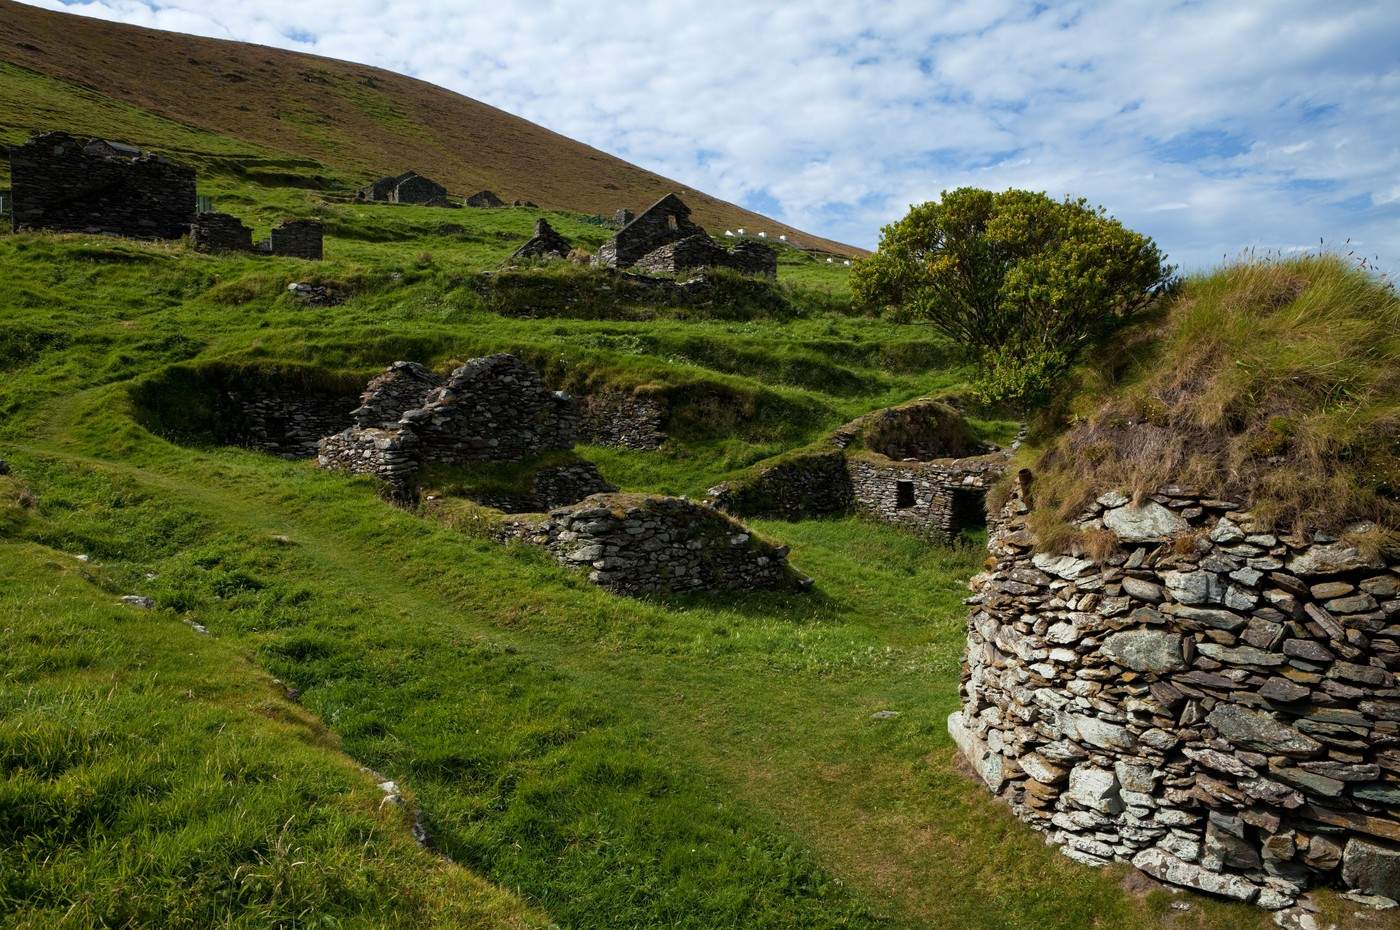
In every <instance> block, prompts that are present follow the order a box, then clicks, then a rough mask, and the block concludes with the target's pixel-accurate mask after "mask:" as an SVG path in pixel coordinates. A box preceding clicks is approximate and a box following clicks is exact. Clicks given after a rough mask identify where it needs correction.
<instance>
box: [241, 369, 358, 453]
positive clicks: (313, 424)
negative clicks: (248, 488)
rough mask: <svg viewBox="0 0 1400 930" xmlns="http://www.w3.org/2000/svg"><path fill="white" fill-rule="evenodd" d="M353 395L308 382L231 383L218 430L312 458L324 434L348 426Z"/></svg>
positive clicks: (257, 444)
mask: <svg viewBox="0 0 1400 930" xmlns="http://www.w3.org/2000/svg"><path fill="white" fill-rule="evenodd" d="M354 400H355V399H354V397H353V396H343V395H339V394H334V393H322V392H318V391H312V390H307V389H305V388H289V389H286V390H274V389H272V388H270V387H266V386H257V387H247V386H231V387H229V388H227V389H225V390H222V391H221V392H220V393H219V395H218V398H217V400H216V411H215V413H216V416H215V419H214V422H215V424H216V436H217V437H218V439H219V440H220V441H221V442H227V443H230V444H232V445H239V446H246V447H248V448H251V449H257V450H259V451H262V452H268V453H271V454H272V455H276V456H279V457H281V458H285V459H304V458H311V457H312V456H314V455H316V451H317V447H318V443H319V442H320V440H321V437H323V436H327V435H330V434H331V433H335V432H338V431H340V430H342V429H344V428H345V425H346V423H347V422H349V419H350V418H349V416H348V415H347V414H346V411H347V410H349V409H350V408H351V407H353V406H354Z"/></svg>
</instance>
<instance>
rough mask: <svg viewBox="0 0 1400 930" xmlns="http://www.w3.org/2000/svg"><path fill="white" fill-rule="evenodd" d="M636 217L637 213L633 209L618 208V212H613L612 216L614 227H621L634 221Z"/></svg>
mask: <svg viewBox="0 0 1400 930" xmlns="http://www.w3.org/2000/svg"><path fill="white" fill-rule="evenodd" d="M636 218H637V214H635V213H633V212H632V211H631V210H628V209H626V208H625V207H624V208H623V209H621V210H618V211H617V212H616V213H614V214H613V216H612V228H613V229H621V228H622V227H624V226H626V225H627V224H628V223H630V222H632V221H633V220H635V219H636Z"/></svg>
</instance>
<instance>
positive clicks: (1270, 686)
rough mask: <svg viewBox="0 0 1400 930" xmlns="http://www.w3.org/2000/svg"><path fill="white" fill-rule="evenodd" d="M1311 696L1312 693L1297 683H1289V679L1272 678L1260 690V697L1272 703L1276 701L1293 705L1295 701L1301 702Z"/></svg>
mask: <svg viewBox="0 0 1400 930" xmlns="http://www.w3.org/2000/svg"><path fill="white" fill-rule="evenodd" d="M1310 694H1312V691H1310V690H1309V689H1307V688H1304V687H1303V686H1302V685H1300V684H1297V683H1296V682H1292V681H1289V680H1288V679H1287V678H1270V679H1269V680H1268V681H1266V682H1264V685H1263V687H1261V688H1260V689H1259V696H1260V697H1263V698H1268V699H1269V700H1270V701H1276V702H1278V703H1280V704H1291V703H1293V702H1294V701H1301V700H1303V699H1304V698H1306V697H1307V696H1308V695H1310Z"/></svg>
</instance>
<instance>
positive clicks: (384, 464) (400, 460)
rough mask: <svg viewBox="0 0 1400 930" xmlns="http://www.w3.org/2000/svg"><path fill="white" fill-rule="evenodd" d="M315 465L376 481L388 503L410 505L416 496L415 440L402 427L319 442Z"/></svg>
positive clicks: (360, 429)
mask: <svg viewBox="0 0 1400 930" xmlns="http://www.w3.org/2000/svg"><path fill="white" fill-rule="evenodd" d="M316 464H318V465H320V466H321V467H322V468H327V469H330V470H332V471H342V472H347V473H349V474H352V475H370V476H372V477H375V478H378V479H379V480H380V481H382V482H384V485H385V489H386V492H387V496H388V497H389V498H390V499H391V500H396V501H410V500H412V499H413V498H414V496H415V494H416V488H417V485H418V470H419V468H420V467H421V465H420V462H419V448H418V437H417V435H415V434H414V432H413V431H412V430H409V429H403V428H402V427H393V426H391V427H376V426H367V427H366V426H357V427H351V428H349V429H345V430H343V431H341V432H339V433H336V434H334V435H331V436H326V437H324V438H322V439H321V440H320V442H319V443H318V444H317V448H316Z"/></svg>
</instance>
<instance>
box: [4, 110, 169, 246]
mask: <svg viewBox="0 0 1400 930" xmlns="http://www.w3.org/2000/svg"><path fill="white" fill-rule="evenodd" d="M10 186H11V190H12V197H13V200H14V208H13V223H14V228H15V229H53V230H59V231H67V232H94V233H110V234H113V235H118V236H132V237H137V238H146V239H178V238H180V237H181V236H184V235H186V234H187V233H188V232H189V229H190V223H191V221H193V219H194V215H195V174H194V169H193V168H186V167H184V166H182V165H177V164H174V163H172V162H170V161H167V160H166V159H164V158H162V157H160V156H158V155H143V154H141V153H140V152H139V151H138V150H136V149H134V148H132V147H130V146H126V145H121V144H117V143H110V142H106V141H104V140H101V139H79V138H76V137H74V136H71V135H69V134H68V133H64V132H48V133H44V134H42V135H38V136H35V137H33V138H31V139H30V140H29V141H28V142H26V143H25V144H23V145H17V146H13V147H12V148H11V149H10Z"/></svg>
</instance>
